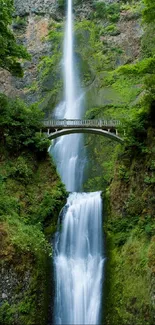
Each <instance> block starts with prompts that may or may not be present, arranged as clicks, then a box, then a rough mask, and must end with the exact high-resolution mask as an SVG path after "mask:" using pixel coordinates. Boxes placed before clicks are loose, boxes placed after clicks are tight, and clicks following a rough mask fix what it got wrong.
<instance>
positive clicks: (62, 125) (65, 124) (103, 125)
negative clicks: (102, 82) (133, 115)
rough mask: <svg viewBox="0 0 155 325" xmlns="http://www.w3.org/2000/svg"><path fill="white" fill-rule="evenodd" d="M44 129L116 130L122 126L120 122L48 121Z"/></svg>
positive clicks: (45, 121) (44, 122) (45, 122)
mask: <svg viewBox="0 0 155 325" xmlns="http://www.w3.org/2000/svg"><path fill="white" fill-rule="evenodd" d="M43 124H44V128H46V129H47V128H49V129H50V130H51V131H52V130H55V129H57V130H60V129H69V128H71V129H73V128H81V127H82V128H93V129H95V128H96V129H104V130H105V129H106V130H108V129H116V128H117V127H119V126H120V125H121V122H120V121H119V120H108V119H107V120H103V119H100V120H82V119H61V120H54V119H51V120H50V119H47V120H44V121H43Z"/></svg>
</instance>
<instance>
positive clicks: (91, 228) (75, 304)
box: [55, 192, 103, 325]
mask: <svg viewBox="0 0 155 325" xmlns="http://www.w3.org/2000/svg"><path fill="white" fill-rule="evenodd" d="M67 206H68V207H67V212H66V214H65V216H64V220H63V221H62V222H63V225H62V227H63V228H62V232H61V234H60V235H59V236H58V237H57V241H56V247H55V249H56V256H55V269H56V278H57V287H56V300H55V310H56V312H55V324H65V325H66V324H72V325H73V324H76V325H77V324H81V325H84V324H87V325H88V324H99V312H100V303H101V291H102V268H103V258H102V202H101V195H100V192H94V193H72V194H70V196H69V198H68V201H67Z"/></svg>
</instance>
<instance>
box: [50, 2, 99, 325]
mask: <svg viewBox="0 0 155 325" xmlns="http://www.w3.org/2000/svg"><path fill="white" fill-rule="evenodd" d="M74 66H75V65H74V58H73V23H72V0H68V10H67V23H66V31H65V42H64V85H65V100H64V102H63V103H61V104H60V105H59V106H58V107H57V108H56V110H55V117H57V118H66V119H68V118H71V119H76V118H81V116H82V101H83V95H82V93H81V94H79V93H78V92H77V88H78V87H77V86H76V78H75V69H74ZM82 146H83V141H82V136H80V135H76V134H75V135H69V136H64V137H60V139H59V140H58V141H56V143H55V145H54V149H52V153H53V155H54V157H55V160H56V163H57V168H58V171H59V173H60V175H61V178H62V181H63V182H64V183H65V185H66V188H67V190H68V191H70V192H71V191H72V192H73V193H72V194H70V195H69V197H68V200H67V204H66V206H65V209H64V210H65V211H66V212H65V213H63V218H62V220H61V228H62V229H61V230H59V231H58V233H57V234H56V240H55V256H54V267H55V279H56V290H55V306H54V307H55V312H54V324H55V325H57V324H64V325H69V324H71V325H84V324H87V325H89V324H93V325H97V324H99V323H100V306H101V299H102V274H103V262H104V259H103V254H102V200H101V193H100V192H93V193H76V192H75V191H80V190H81V187H82V176H83V166H82V164H81V160H80V158H79V157H80V154H79V153H80V150H81V148H82Z"/></svg>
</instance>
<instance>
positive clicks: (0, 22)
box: [0, 0, 30, 77]
mask: <svg viewBox="0 0 155 325" xmlns="http://www.w3.org/2000/svg"><path fill="white" fill-rule="evenodd" d="M12 14H13V1H12V0H0V67H1V68H4V69H6V70H8V71H10V72H11V73H12V74H13V75H15V76H19V77H21V76H22V75H23V71H22V68H21V65H20V62H19V59H30V55H29V54H28V52H27V50H26V49H25V48H24V47H23V46H21V45H18V44H17V42H16V39H15V36H14V34H13V32H12V30H11V29H10V27H9V26H10V25H11V22H12Z"/></svg>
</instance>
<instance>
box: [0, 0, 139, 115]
mask: <svg viewBox="0 0 155 325" xmlns="http://www.w3.org/2000/svg"><path fill="white" fill-rule="evenodd" d="M100 3H101V4H102V3H106V4H107V6H108V5H111V4H113V3H114V4H119V1H116V0H115V1H110V0H109V1H100ZM74 8H75V9H74V14H75V18H76V21H77V22H78V21H81V22H82V21H85V20H88V21H94V22H95V24H97V25H98V26H99V28H100V32H99V34H100V44H101V48H102V51H105V52H106V51H109V52H110V51H111V57H112V56H114V57H115V59H114V61H113V58H112V62H113V67H114V66H119V65H121V64H124V63H127V62H133V61H134V60H135V59H136V58H137V57H138V56H139V47H140V39H141V35H142V30H141V28H140V23H139V16H138V15H137V14H136V13H135V12H132V11H131V10H129V9H123V10H121V12H120V16H119V18H118V19H116V22H113V21H111V20H108V19H109V18H106V17H105V16H104V8H102V7H101V9H100V8H99V9H98V11H99V10H100V12H101V13H102V15H100V14H99V12H98V11H97V9H96V7H95V6H94V2H93V1H92V0H88V1H79V0H77V1H75V4H74ZM113 11H114V14H115V8H114V9H113ZM63 15H64V9H63V8H62V7H61V6H60V2H59V1H57V0H52V1H46V0H44V1H42V0H39V1H32V0H29V1H23V2H22V1H18V0H15V17H14V22H13V30H14V32H15V34H16V36H17V38H18V41H19V42H20V43H22V44H24V45H25V46H26V47H27V49H28V51H29V52H30V54H31V55H32V59H31V61H30V62H25V63H23V66H24V71H25V73H24V78H23V79H19V78H14V77H11V76H10V74H9V73H8V72H6V71H0V76H1V81H0V91H1V92H4V93H6V94H7V95H9V96H11V97H12V96H20V97H21V98H23V99H24V100H25V101H26V102H27V103H32V102H36V101H40V100H42V99H43V97H44V96H45V97H47V93H46V94H45V93H44V94H43V93H42V85H41V83H40V78H41V74H40V72H39V69H38V66H39V64H40V61H41V60H42V58H43V57H45V56H48V57H50V58H52V51H53V50H52V49H53V47H54V46H55V44H54V43H53V42H55V41H53V40H52V41H49V40H48V39H47V35H48V32H49V31H52V28H53V30H54V27H53V26H54V24H55V23H56V24H57V23H58V24H59V23H60V24H62V22H63V17H64V16H63ZM102 16H103V17H102ZM61 28H63V25H62V27H61ZM81 28H83V27H82V26H81ZM108 28H109V30H108ZM88 32H89V31H88ZM92 32H93V31H92ZM97 38H98V36H96V44H97V43H98V39H97ZM61 42H62V41H61ZM82 44H83V43H82ZM86 44H87V42H85V44H83V45H84V46H85V52H87V58H88V60H87V61H88V62H87V63H86V62H85V60H84V63H83V64H82V69H83V68H84V66H85V69H86V70H87V68H86V65H87V66H88V70H92V71H93V70H94V63H95V62H91V56H90V55H89V52H90V51H89V47H87V46H86ZM78 45H79V49H80V48H82V46H81V47H80V43H78ZM91 46H92V45H91ZM77 52H78V53H79V51H78V49H77ZM112 52H113V53H112ZM80 56H81V54H80ZM107 56H108V57H109V59H111V58H110V54H108V55H107ZM82 60H83V59H82ZM95 60H96V59H95ZM107 68H108V67H105V68H104V70H107ZM56 69H58V67H56ZM94 72H95V80H94V78H93V79H92V80H91V79H90V82H89V80H87V84H89V88H88V89H87V88H86V93H87V95H86V97H87V105H86V106H87V108H90V107H94V106H102V105H103V100H104V101H105V104H106V103H107V102H109V96H110V97H113V96H114V97H116V96H115V94H113V96H111V94H112V91H111V92H110V93H109V91H108V92H107V90H105V87H102V84H103V82H102V78H101V76H100V75H99V74H98V73H97V71H94ZM86 74H88V73H87V71H86ZM88 78H89V77H87V79H88ZM92 81H93V83H92ZM59 100H60V96H58V97H55V99H54V101H53V100H52V105H51V110H52V108H53V106H55V105H56V104H57V103H58V101H59ZM43 106H44V108H45V109H46V103H45V105H43Z"/></svg>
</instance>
